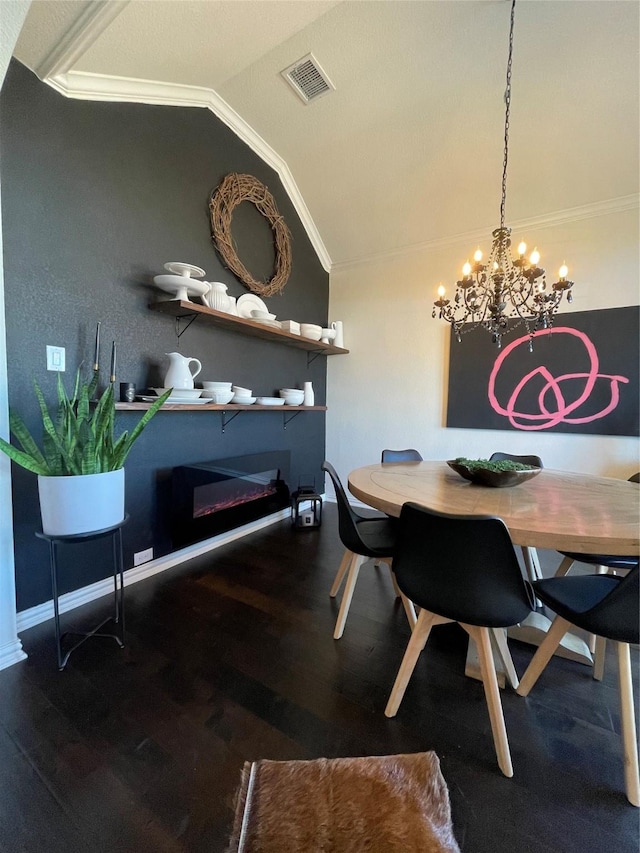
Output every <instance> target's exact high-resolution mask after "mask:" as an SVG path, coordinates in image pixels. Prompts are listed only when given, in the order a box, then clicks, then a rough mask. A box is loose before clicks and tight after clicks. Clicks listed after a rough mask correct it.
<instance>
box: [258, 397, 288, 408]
mask: <svg viewBox="0 0 640 853" xmlns="http://www.w3.org/2000/svg"><path fill="white" fill-rule="evenodd" d="M256 403H257V404H258V405H259V406H284V400H283V398H282V397H257V398H256Z"/></svg>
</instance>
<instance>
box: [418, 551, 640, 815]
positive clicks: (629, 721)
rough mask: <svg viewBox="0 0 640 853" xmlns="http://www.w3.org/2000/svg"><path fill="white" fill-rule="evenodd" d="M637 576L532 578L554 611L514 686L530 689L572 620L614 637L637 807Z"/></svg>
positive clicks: (630, 790)
mask: <svg viewBox="0 0 640 853" xmlns="http://www.w3.org/2000/svg"><path fill="white" fill-rule="evenodd" d="M639 578H640V568H639V567H638V566H636V567H635V568H634V569H632V570H631V571H630V572H629V574H628V575H627V576H626V577H624V578H619V577H615V576H613V575H575V576H571V577H563V578H547V579H545V580H541V581H536V583H534V584H533V586H534V589H535V593H536V595H537V596H538V598H540V599H541V600H542V601H543V602H544V603H545V604H546V605H547V606H548V607H550V608H551V609H552V610H553V611H554V612H555V613H557V614H558V615H557V616H556V618H555V619H554V620H553V623H552V624H551V627H550V628H549V632H548V633H547V636H546V637H545V639H544V640H543V641H542V643H541V644H540V646H539V647H538V650H537V651H536V653H535V655H534V656H533V658H532V659H531V662H530V663H529V666H528V667H527V671H526V672H525V674H524V675H523V677H522V681H521V682H520V684H519V686H518V688H517V693H518V694H519V695H520V696H527V695H528V694H529V691H530V690H531V688H532V687H533V685H534V684H535V683H536V681H537V680H538V678H539V677H540V674H541V673H542V671H543V669H544V668H545V666H546V665H547V664H548V662H549V660H550V659H551V656H552V655H553V653H554V652H555V650H556V648H557V647H558V645H559V643H560V640H561V639H562V638H563V637H564V635H565V634H566V633H567V631H569V630H570V629H571V628H572V627H573V626H574V625H575V626H577V627H578V628H582V629H583V630H584V631H588V632H589V633H591V634H595V635H596V636H598V637H605V638H606V639H608V640H614V641H615V642H616V645H617V652H618V678H619V685H620V709H621V719H622V742H623V748H624V773H625V786H626V791H627V798H628V800H629V802H630V803H632V804H633V805H634V806H640V781H639V779H638V746H637V736H636V725H635V717H634V706H633V682H632V677H631V660H630V654H629V644H630V643H635V644H637V643H638V642H640V619H639V611H638V595H639V593H640V583H639ZM419 624H420V623H419V621H418V625H419ZM416 630H417V628H416Z"/></svg>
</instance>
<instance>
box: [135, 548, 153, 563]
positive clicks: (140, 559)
mask: <svg viewBox="0 0 640 853" xmlns="http://www.w3.org/2000/svg"><path fill="white" fill-rule="evenodd" d="M149 560H153V548H147V550H146V551H138V552H137V553H136V554H134V555H133V565H134V566H140V565H142V563H148V562H149Z"/></svg>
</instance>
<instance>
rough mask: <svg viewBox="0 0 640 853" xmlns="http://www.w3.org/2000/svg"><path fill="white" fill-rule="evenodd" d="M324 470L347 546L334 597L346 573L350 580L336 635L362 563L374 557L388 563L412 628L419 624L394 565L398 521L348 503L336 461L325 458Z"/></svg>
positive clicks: (335, 581)
mask: <svg viewBox="0 0 640 853" xmlns="http://www.w3.org/2000/svg"><path fill="white" fill-rule="evenodd" d="M322 470H323V471H326V472H327V474H328V475H329V476H330V477H331V480H332V482H333V487H334V489H335V493H336V502H337V504H338V532H339V534H340V539H341V541H342V544H343V545H344V547H345V552H344V556H343V557H342V562H341V563H340V567H339V568H338V573H337V575H336V577H335V580H334V582H333V586H332V587H331V591H330V592H329V595H330V596H331V598H335V597H336V595H337V594H338V590H339V589H340V586H341V585H342V581H343V580H344V578H345V576H346V578H347V582H346V585H345V588H344V592H343V594H342V601H341V602H340V610H339V611H338V618H337V620H336V627H335V630H334V632H333V637H334V639H335V640H339V639H340V637H341V636H342V634H343V631H344V626H345V622H346V621H347V614H348V613H349V607H350V606H351V599H352V598H353V590H354V589H355V585H356V581H357V580H358V574H359V572H360V567H361V566H362V564H363V563H365V562H366V561H367V560H371V559H374V560H380V561H381V562H384V563H387V565H388V566H389V571H390V573H391V580H392V582H393V588H394V591H395V593H396V595H397V596H399V597H400V598H401V599H402V604H403V607H404V609H405V613H406V614H407V619H408V620H409V625H410V626H411V627H412V628H413V626H414V625H415V624H416V613H415V609H414V607H413V604H412V603H411V601H408V600H407V599H406V598H405V596H403V595H402V593H401V592H400V589H399V588H398V586H397V584H396V579H395V575H394V572H393V568H392V565H391V562H392V558H393V550H394V548H395V543H396V530H397V521H396V520H395V519H391V518H389V516H387V515H378V514H376V515H375V516H374V517H367V516H363V515H360V514H359V513H357V512H356V511H355V510H354V509H353V507H352V506H351V504H350V503H349V500H348V498H347V495H346V492H345V490H344V488H343V486H342V483H341V481H340V477H338V474H337V473H336V470H335V468H334V467H333V465H331V464H330V463H329V462H323V463H322Z"/></svg>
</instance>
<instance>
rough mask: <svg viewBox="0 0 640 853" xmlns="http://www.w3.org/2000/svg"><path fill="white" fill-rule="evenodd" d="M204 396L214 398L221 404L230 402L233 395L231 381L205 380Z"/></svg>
mask: <svg viewBox="0 0 640 853" xmlns="http://www.w3.org/2000/svg"><path fill="white" fill-rule="evenodd" d="M202 388H203V391H202V396H203V397H207V398H209V399H210V400H213V402H214V403H216V404H217V405H219V406H224V405H226V403H230V402H231V399H232V397H233V391H232V390H231V382H203V383H202Z"/></svg>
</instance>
